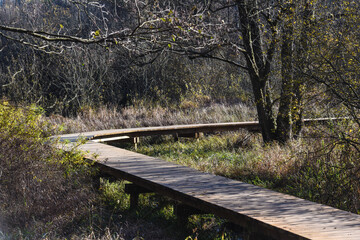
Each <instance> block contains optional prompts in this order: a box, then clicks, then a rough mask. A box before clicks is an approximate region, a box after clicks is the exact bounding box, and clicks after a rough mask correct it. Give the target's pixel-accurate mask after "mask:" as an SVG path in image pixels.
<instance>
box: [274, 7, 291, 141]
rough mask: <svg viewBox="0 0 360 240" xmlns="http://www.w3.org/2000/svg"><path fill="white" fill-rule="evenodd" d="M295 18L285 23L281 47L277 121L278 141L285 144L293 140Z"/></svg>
mask: <svg viewBox="0 0 360 240" xmlns="http://www.w3.org/2000/svg"><path fill="white" fill-rule="evenodd" d="M292 21H293V16H292V14H291V15H289V19H288V20H287V21H286V22H285V23H284V26H283V33H282V45H281V53H280V57H281V80H282V85H281V95H280V104H279V112H278V115H277V119H276V134H275V135H276V139H277V140H278V141H279V142H282V143H285V142H286V141H288V140H289V139H291V138H292V117H293V116H292V109H291V108H292V106H293V101H294V98H293V95H294V74H293V72H294V68H293V42H294V40H293V32H294V30H293V23H292Z"/></svg>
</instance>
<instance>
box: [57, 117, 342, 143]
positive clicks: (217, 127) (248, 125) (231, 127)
mask: <svg viewBox="0 0 360 240" xmlns="http://www.w3.org/2000/svg"><path fill="white" fill-rule="evenodd" d="M338 120H343V119H337V118H317V119H305V120H304V124H305V125H308V124H313V123H326V122H329V121H338ZM239 129H247V130H250V131H260V126H259V122H257V121H252V122H229V123H208V124H189V125H173V126H158V127H142V128H127V129H110V130H101V131H92V132H84V133H73V134H65V135H61V136H58V137H60V138H61V139H63V140H69V141H71V142H72V141H76V140H77V139H78V138H80V137H82V138H85V139H88V140H90V139H100V138H110V137H119V136H129V137H140V136H154V135H174V134H180V135H181V134H184V135H186V134H193V133H199V132H202V133H208V132H223V131H236V130H239Z"/></svg>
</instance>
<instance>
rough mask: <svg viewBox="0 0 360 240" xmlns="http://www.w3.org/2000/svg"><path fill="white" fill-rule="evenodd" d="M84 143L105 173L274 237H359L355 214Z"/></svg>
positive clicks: (352, 239) (359, 219) (356, 239)
mask: <svg viewBox="0 0 360 240" xmlns="http://www.w3.org/2000/svg"><path fill="white" fill-rule="evenodd" d="M80 148H81V149H82V150H85V151H88V153H89V154H88V156H87V158H89V159H91V160H95V161H97V164H98V165H99V167H100V168H101V169H102V170H103V171H104V172H106V173H109V174H111V175H113V176H115V177H119V178H123V179H127V180H129V181H131V182H133V183H135V184H137V185H139V186H142V187H144V188H147V189H151V190H153V191H154V192H157V193H160V194H162V195H166V196H169V197H171V198H173V199H175V200H179V201H181V202H183V203H185V204H188V205H190V206H192V207H195V208H197V209H200V210H203V211H205V212H212V213H215V214H217V215H218V216H220V217H223V218H226V219H229V220H230V221H232V222H234V223H236V224H239V225H241V226H243V227H245V228H247V229H250V230H253V231H261V232H262V233H264V234H265V235H268V236H271V237H272V238H274V239H316V240H320V239H321V240H335V239H336V240H343V239H344V240H359V239H360V216H359V215H356V214H352V213H348V212H345V211H341V210H338V209H335V208H331V207H328V206H325V205H321V204H317V203H313V202H310V201H306V200H303V199H300V198H296V197H293V196H290V195H286V194H281V193H277V192H274V191H271V190H268V189H264V188H260V187H257V186H254V185H250V184H246V183H243V182H239V181H234V180H230V179H227V178H224V177H220V176H215V175H212V174H207V173H202V172H199V171H196V170H194V169H191V168H188V167H184V166H179V165H176V164H172V163H168V162H165V161H162V160H160V159H156V158H153V157H149V156H145V155H141V154H138V153H134V152H131V151H127V150H124V149H120V148H116V147H112V146H109V145H105V144H100V143H95V142H92V141H89V142H88V143H86V144H85V145H83V146H81V147H80ZM93 153H95V154H97V155H98V157H97V158H95V157H94V155H93Z"/></svg>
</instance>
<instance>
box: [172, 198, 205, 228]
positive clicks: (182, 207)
mask: <svg viewBox="0 0 360 240" xmlns="http://www.w3.org/2000/svg"><path fill="white" fill-rule="evenodd" d="M174 214H175V215H176V217H177V219H178V221H179V223H181V224H186V223H187V220H188V218H189V217H190V216H191V215H195V214H207V212H204V211H202V210H200V209H197V208H194V207H191V206H189V205H186V204H183V203H180V204H177V205H175V206H174Z"/></svg>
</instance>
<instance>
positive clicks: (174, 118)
mask: <svg viewBox="0 0 360 240" xmlns="http://www.w3.org/2000/svg"><path fill="white" fill-rule="evenodd" d="M255 118H256V113H255V111H254V109H252V108H251V107H248V106H246V105H244V104H236V105H231V106H230V105H224V104H214V105H210V106H207V107H202V108H195V109H191V108H185V109H184V108H164V107H161V106H156V105H149V104H146V103H141V104H139V105H136V106H129V107H126V108H122V109H117V108H110V107H105V106H102V107H100V108H99V109H96V110H95V109H92V108H84V109H82V111H80V112H79V113H78V115H77V117H75V118H64V117H62V116H60V115H52V116H50V117H49V118H47V120H48V121H50V122H51V123H53V124H58V125H60V124H63V126H64V128H65V133H72V132H86V131H93V130H104V129H117V128H133V127H148V126H166V125H176V124H192V123H216V122H236V121H252V120H254V119H255Z"/></svg>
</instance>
